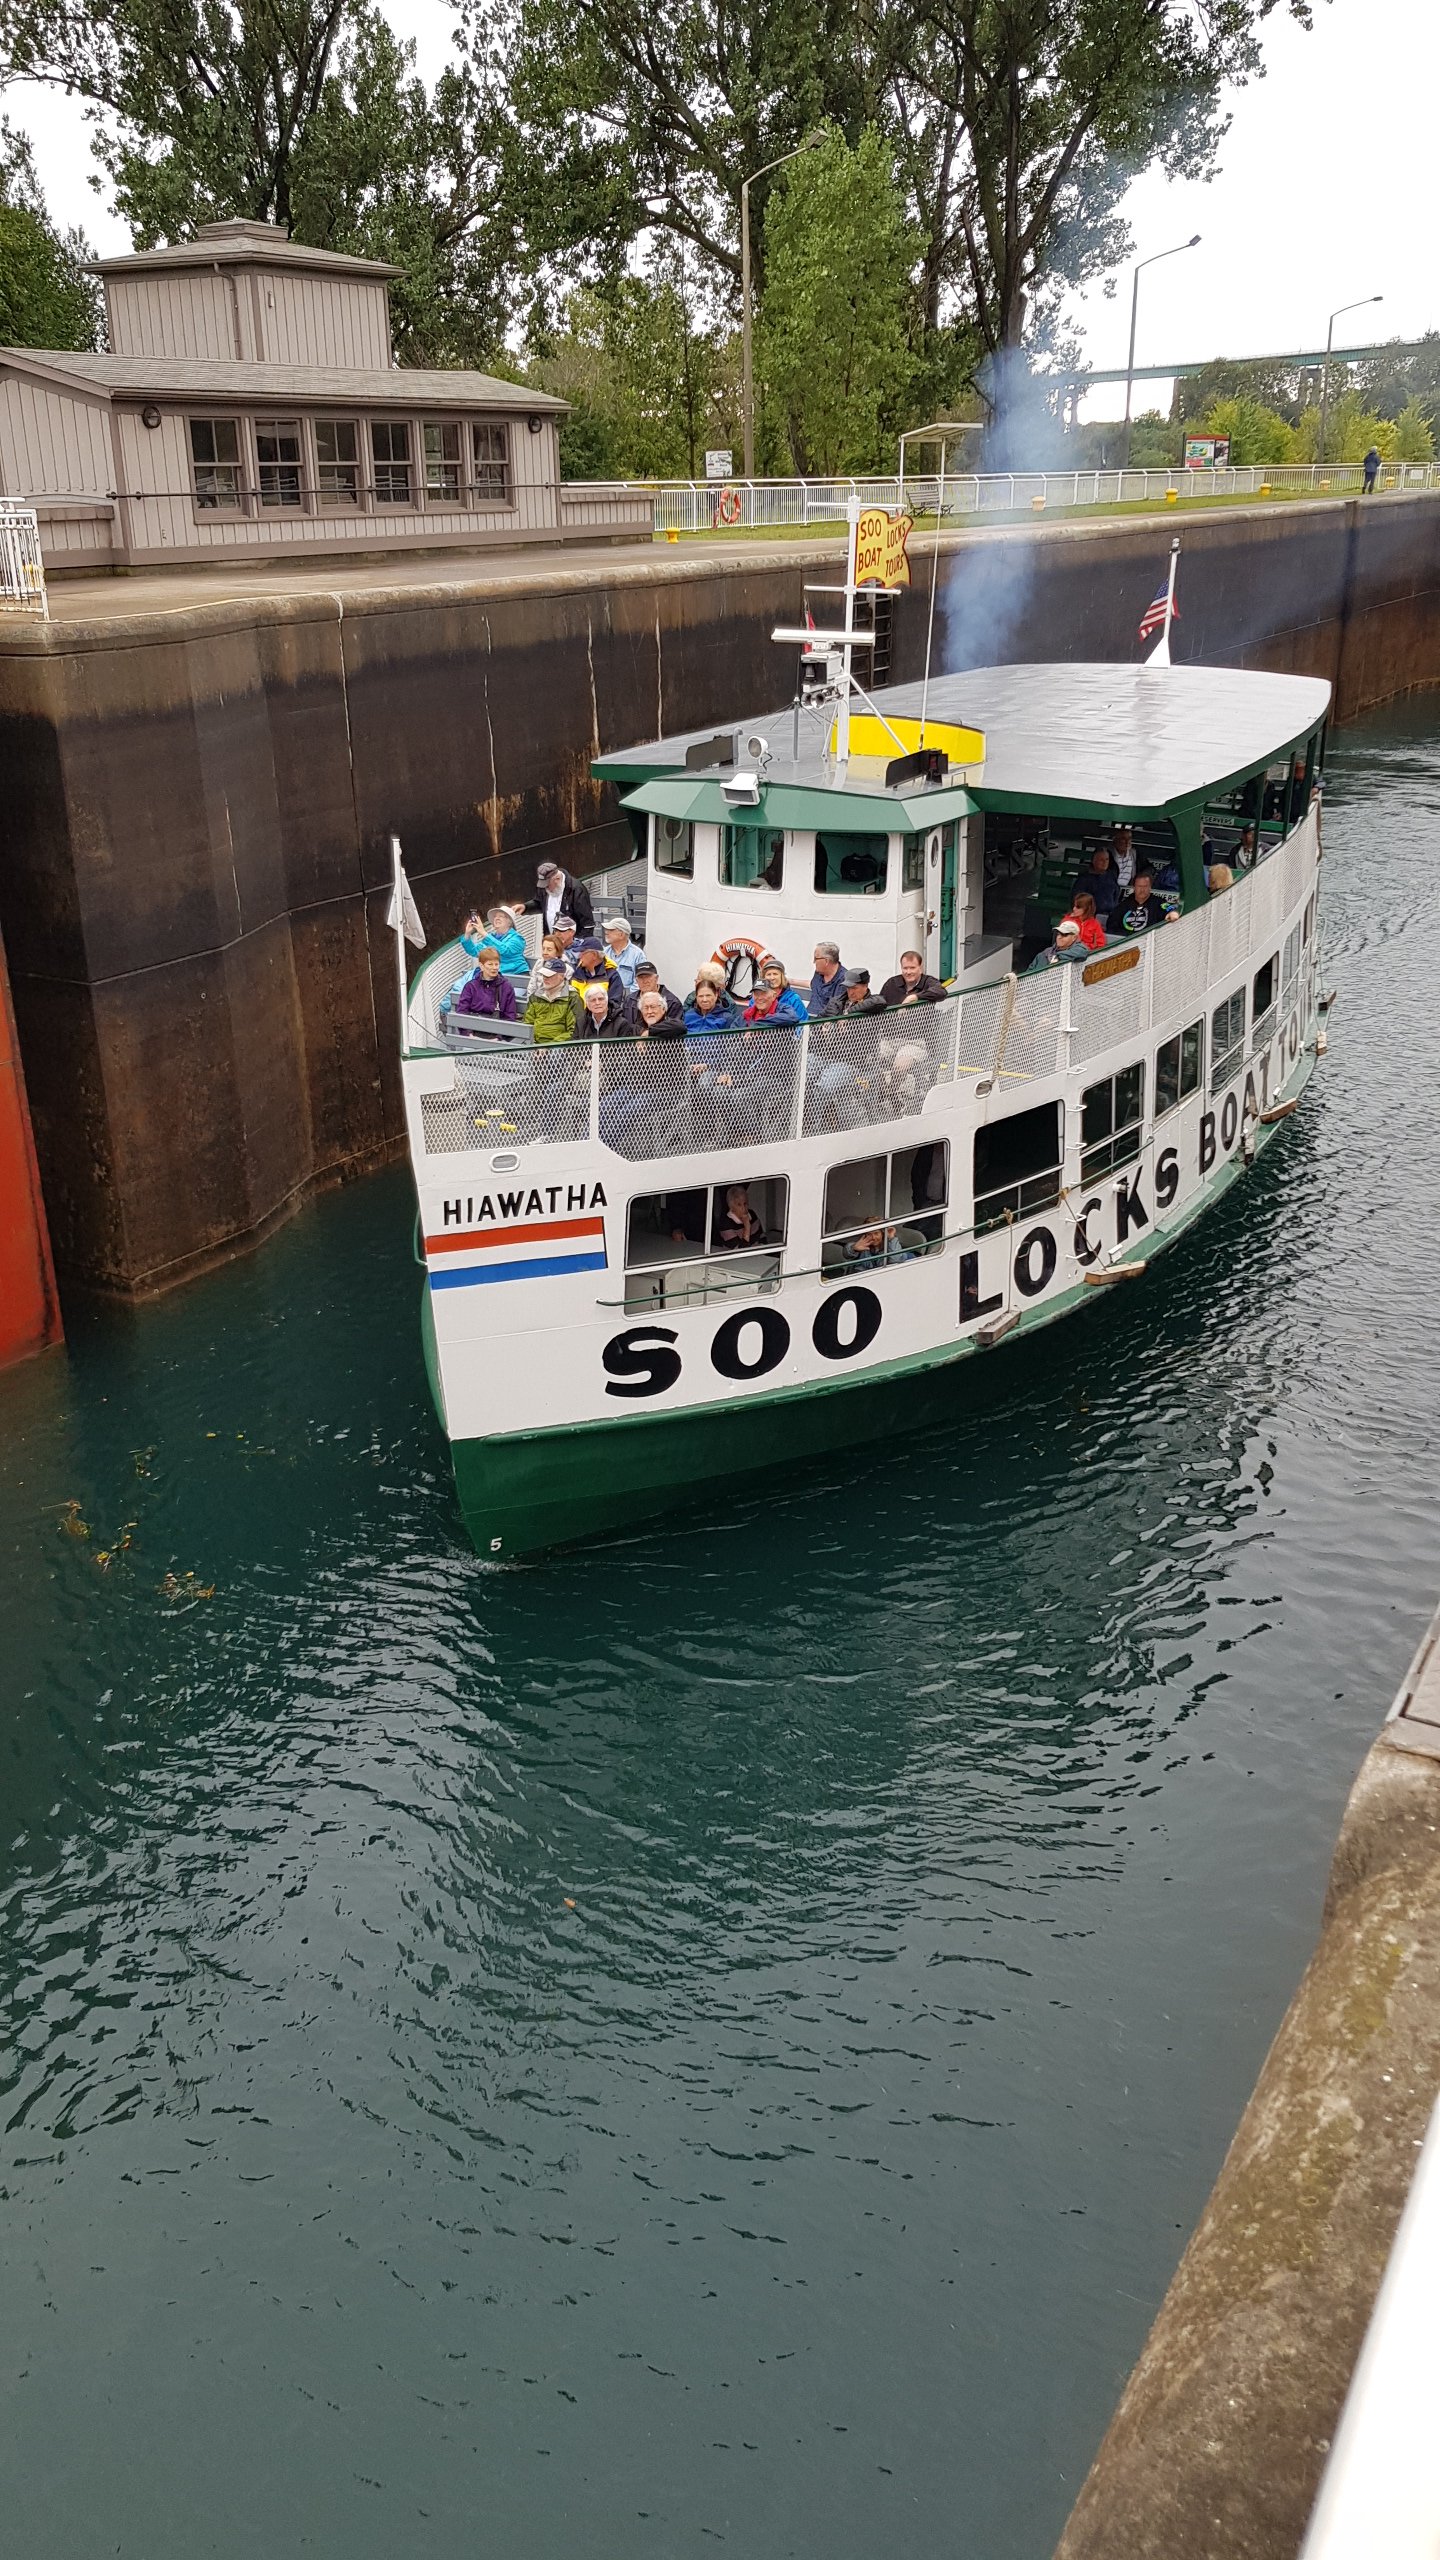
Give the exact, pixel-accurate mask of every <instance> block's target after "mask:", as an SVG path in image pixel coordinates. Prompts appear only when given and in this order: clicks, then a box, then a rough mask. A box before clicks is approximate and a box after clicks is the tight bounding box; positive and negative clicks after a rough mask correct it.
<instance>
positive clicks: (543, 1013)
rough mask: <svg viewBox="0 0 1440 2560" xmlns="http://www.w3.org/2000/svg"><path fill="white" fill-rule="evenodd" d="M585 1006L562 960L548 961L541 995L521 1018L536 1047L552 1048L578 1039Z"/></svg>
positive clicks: (543, 974) (541, 976)
mask: <svg viewBox="0 0 1440 2560" xmlns="http://www.w3.org/2000/svg"><path fill="white" fill-rule="evenodd" d="M584 1013H585V1007H584V1005H583V1004H582V1003H581V1001H580V998H579V996H578V995H577V994H576V992H575V989H574V988H573V987H572V986H571V984H570V981H569V979H568V978H567V977H566V975H565V970H564V966H563V964H562V963H561V962H560V961H559V960H547V961H546V962H545V964H544V967H543V968H542V969H541V972H540V992H539V994H538V995H533V996H531V998H530V999H529V1002H528V1003H527V1005H526V1007H525V1011H524V1014H523V1015H522V1017H521V1019H522V1020H523V1021H525V1022H528V1023H529V1025H530V1028H531V1031H532V1032H533V1033H534V1035H535V1041H536V1045H537V1047H539V1048H542V1049H548V1048H550V1047H551V1046H552V1045H553V1044H554V1043H555V1042H556V1041H559V1040H578V1039H579V1037H580V1024H581V1022H582V1020H583V1018H584Z"/></svg>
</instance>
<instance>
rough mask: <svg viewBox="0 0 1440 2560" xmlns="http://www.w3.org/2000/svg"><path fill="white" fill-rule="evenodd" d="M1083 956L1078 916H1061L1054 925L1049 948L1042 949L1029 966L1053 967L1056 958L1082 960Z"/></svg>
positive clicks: (1083, 947) (1036, 967)
mask: <svg viewBox="0 0 1440 2560" xmlns="http://www.w3.org/2000/svg"><path fill="white" fill-rule="evenodd" d="M1084 957H1085V945H1084V943H1083V942H1082V941H1081V939H1080V919H1079V917H1078V916H1062V917H1061V919H1060V921H1059V923H1058V924H1057V926H1056V927H1055V939H1054V941H1053V942H1052V943H1051V945H1050V948H1049V950H1048V951H1042V952H1041V954H1040V956H1039V958H1038V960H1032V961H1031V963H1030V966H1031V968H1032V969H1053V968H1054V966H1055V963H1056V961H1057V960H1083V959H1084Z"/></svg>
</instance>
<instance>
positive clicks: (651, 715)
mask: <svg viewBox="0 0 1440 2560" xmlns="http://www.w3.org/2000/svg"><path fill="white" fill-rule="evenodd" d="M1168 532H1169V524H1168V522H1166V523H1164V524H1159V525H1157V523H1156V522H1155V521H1154V520H1153V519H1152V520H1148V521H1143V522H1142V521H1139V520H1127V521H1125V522H1123V523H1120V522H1099V523H1095V524H1085V523H1083V522H1081V523H1074V524H1068V525H1054V526H1037V527H1034V528H1032V527H1029V526H1026V527H1024V528H1021V529H1018V530H1016V531H1013V532H998V533H997V532H986V533H983V534H980V535H974V536H970V535H967V536H961V537H958V538H957V539H952V540H951V541H949V542H948V543H947V545H946V547H945V555H944V577H945V586H944V589H943V590H942V593H943V596H944V599H945V602H944V605H943V608H942V615H941V623H940V628H941V630H942V633H943V634H944V637H945V649H946V662H947V663H949V664H950V665H952V666H958V665H966V664H970V665H974V664H979V663H984V662H986V661H988V660H994V659H1000V658H1015V657H1062V658H1063V657H1093V658H1111V657H1113V658H1128V657H1131V656H1133V655H1134V653H1135V647H1136V643H1135V625H1136V623H1137V621H1138V619H1139V615H1140V612H1141V611H1142V610H1143V607H1144V605H1145V604H1146V603H1147V602H1148V601H1149V598H1150V595H1151V594H1152V593H1153V591H1154V584H1155V580H1156V576H1157V572H1158V565H1159V564H1160V563H1161V561H1162V560H1163V553H1164V546H1165V541H1166V539H1167V537H1168ZM1185 542H1186V549H1185V561H1184V571H1183V580H1182V587H1181V602H1182V620H1181V623H1180V626H1179V629H1178V631H1177V634H1176V642H1175V647H1176V655H1177V656H1194V657H1197V658H1206V659H1209V660H1220V661H1230V662H1232V663H1233V662H1234V661H1235V660H1237V659H1250V660H1253V661H1254V662H1255V663H1257V664H1265V665H1271V666H1282V667H1285V666H1293V667H1297V668H1301V669H1304V670H1306V671H1314V672H1318V673H1324V674H1327V675H1329V676H1331V677H1332V679H1333V680H1335V681H1336V683H1337V687H1338V696H1339V702H1340V708H1341V710H1342V712H1353V711H1355V710H1358V709H1360V708H1361V707H1363V706H1364V705H1365V704H1366V703H1370V702H1374V701H1378V700H1381V699H1383V698H1384V697H1385V696H1386V695H1388V694H1391V693H1395V692H1399V691H1403V690H1405V689H1406V688H1407V687H1410V686H1414V685H1419V684H1424V683H1431V682H1435V681H1437V680H1440V610H1437V607H1440V500H1435V499H1424V498H1417V499H1409V498H1392V499H1386V500H1382V501H1377V502H1372V503H1371V505H1370V506H1369V507H1368V509H1367V508H1363V507H1362V506H1360V505H1359V504H1358V503H1356V502H1350V503H1348V504H1347V503H1344V502H1336V503H1334V504H1331V503H1328V502H1320V503H1317V504H1314V505H1311V504H1305V505H1290V504H1287V505H1285V506H1283V507H1258V508H1245V509H1237V510H1234V511H1231V512H1228V513H1225V514H1222V515H1216V516H1211V517H1207V518H1197V519H1195V520H1193V521H1192V522H1190V523H1188V524H1187V525H1186V526H1185ZM815 563H816V552H815V549H814V547H813V546H807V547H804V548H800V547H798V546H797V547H795V548H793V549H792V548H790V547H789V546H785V545H778V544H777V545H776V546H774V548H773V550H768V551H767V553H766V556H765V557H764V559H763V560H757V559H755V557H754V556H753V554H752V555H751V556H750V557H748V558H747V559H746V560H745V561H744V563H743V564H737V563H735V562H734V561H731V560H728V559H727V558H726V556H725V555H724V554H723V553H716V552H710V551H706V552H705V553H703V554H702V553H700V552H697V551H686V550H684V549H678V550H670V549H657V550H656V551H654V552H653V553H651V552H647V553H646V554H644V555H643V556H642V557H638V558H635V559H632V560H628V561H622V560H619V559H617V560H616V561H615V562H614V563H613V564H609V563H607V564H606V565H605V566H604V567H602V568H590V569H587V570H581V569H578V568H562V569H548V570H547V569H537V570H536V572H535V574H534V577H533V579H531V578H528V577H527V578H526V579H525V580H524V582H523V583H521V582H519V581H515V580H513V579H512V580H511V581H510V582H508V583H505V584H501V583H499V582H498V581H496V580H495V579H493V578H492V579H490V580H489V581H488V583H487V579H486V576H485V573H484V572H483V570H478V569H477V574H476V577H475V580H474V582H473V583H470V584H466V585H461V586H457V585H455V584H453V583H452V584H449V585H446V586H443V587H440V586H437V587H426V586H425V585H424V584H422V583H416V584H414V585H411V586H405V587H401V588H395V587H383V588H375V589H373V590H369V591H365V592H353V593H345V594H343V595H336V594H328V593H314V592H310V593H305V594H289V595H286V594H283V593H280V594H276V595H273V596H266V597H264V598H257V599H247V600H245V601H243V602H242V601H237V602H232V603H226V604H200V605H196V604H186V605H177V606H174V607H171V608H168V609H165V610H152V611H147V612H146V613H144V614H143V615H135V616H131V617H128V618H127V617H126V616H125V614H124V613H123V611H121V610H118V609H117V608H118V607H119V606H121V605H123V594H122V595H120V596H117V598H116V600H115V605H114V606H112V605H110V603H109V602H108V600H107V607H106V611H105V613H104V615H103V618H102V617H100V616H98V615H97V618H96V619H95V620H93V621H75V620H70V621H62V622H57V623H52V624H50V625H49V626H39V625H32V626H29V627H26V628H24V629H22V628H20V627H13V628H11V629H9V630H6V631H3V632H0V760H3V761H0V771H3V777H4V806H5V809H6V813H7V818H8V821H9V823H8V826H7V830H6V837H5V841H4V844H3V848H0V933H3V935H4V938H5V941H6V944H7V947H8V949H9V953H10V964H11V980H12V987H13V992H14V1000H15V1007H16V1013H17V1017H18V1021H19V1026H20V1039H21V1048H22V1054H23V1056H24V1060H25V1068H26V1076H27V1080H28V1084H29V1090H30V1097H31V1109H32V1115H33V1119H34V1126H35V1137H36V1145H37V1149H38V1153H39V1158H40V1164H41V1172H42V1177H43V1182H44V1189H45V1197H46V1203H47V1207H48V1210H49V1216H50V1226H51V1234H52V1238H53V1241H54V1247H55V1254H56V1261H57V1265H58V1267H59V1269H60V1272H61V1276H62V1279H65V1280H68V1281H71V1282H76V1281H78V1282H83V1283H86V1284H89V1285H91V1286H96V1287H101V1288H108V1289H116V1290H122V1291H133V1290H140V1289H146V1288H153V1287H157V1286H163V1285H165V1284H166V1283H167V1282H169V1281H171V1280H174V1279H177V1278H183V1277H185V1276H186V1275H187V1274H189V1273H190V1272H192V1271H195V1270H197V1269H200V1268H203V1267H204V1265H205V1264H206V1263H207V1262H209V1261H211V1260H213V1259H214V1258H215V1257H217V1256H218V1255H221V1254H223V1253H225V1252H227V1251H229V1250H232V1249H234V1247H235V1246H236V1245H237V1244H239V1243H242V1242H246V1241H250V1240H253V1239H254V1238H255V1237H256V1236H258V1235H260V1234H263V1233H264V1232H265V1230H266V1228H267V1227H268V1226H269V1225H271V1224H273V1223H274V1221H275V1220H276V1219H277V1218H279V1217H282V1216H284V1215H285V1214H286V1212H287V1211H288V1209H289V1208H290V1207H291V1206H292V1205H293V1204H294V1202H295V1201H296V1200H297V1199H299V1198H300V1197H302V1196H303V1195H304V1193H305V1192H306V1191H307V1190H309V1189H311V1188H313V1187H314V1186H315V1185H316V1184H317V1183H320V1182H325V1181H331V1180H337V1179H343V1178H345V1177H346V1176H347V1175H348V1174H350V1173H353V1172H357V1171H361V1170H364V1169H366V1168H367V1167H369V1166H371V1165H374V1164H376V1163H378V1162H379V1161H381V1160H382V1159H383V1157H384V1156H385V1155H386V1154H387V1153H388V1152H390V1151H392V1150H393V1148H394V1147H395V1145H396V1144H397V1143H398V1132H399V1127H400V1114H399V1097H398V1090H397V1084H398V1079H397V1076H396V1069H395V1058H396V1046H397V1044H396V1038H395V1031H394V993H393V961H392V956H391V953H390V949H389V946H388V938H387V937H386V935H385V933H384V929H383V925H382V923H381V918H382V915H383V908H384V901H385V883H386V881H387V880H388V869H389V855H388V845H389V838H390V835H391V833H392V831H393V832H395V833H398V834H399V836H400V837H401V839H402V842H403V844H404V847H405V856H406V863H407V867H408V869H409V872H410V875H411V878H412V880H413V882H414V883H415V886H416V891H417V896H418V899H419V903H420V909H421V913H422V916H423V917H424V919H425V922H426V924H427V926H428V927H429V928H430V930H431V932H432V935H433V936H436V937H439V936H441V935H443V934H444V933H446V932H447V931H449V930H452V929H453V923H454V919H455V917H456V915H457V914H458V912H459V911H460V909H461V907H462V905H463V904H464V903H465V902H466V901H467V900H468V899H469V898H470V897H471V896H472V895H474V894H475V893H476V892H488V893H492V894H493V893H496V892H498V891H500V890H502V889H504V890H508V891H514V890H516V889H528V888H529V887H530V886H531V885H532V883H533V877H534V864H535V857H536V854H537V852H538V851H539V849H540V848H541V847H549V846H559V847H561V848H562V849H563V850H564V851H565V852H566V854H567V856H568V858H569V859H571V860H572V861H573V862H574V864H575V867H577V868H578V869H581V870H585V869H594V868H598V867H601V866H603V865H604V864H605V863H606V862H609V861H612V860H614V859H616V858H617V857H619V856H620V855H621V854H622V852H623V851H624V849H625V848H626V846H627V845H628V840H629V839H628V830H627V828H626V825H625V822H624V821H623V819H622V818H620V817H619V815H618V813H617V811H616V809H615V806H614V803H613V800H612V799H611V797H610V795H608V794H607V793H603V792H601V791H600V790H599V789H598V787H597V786H596V785H595V784H594V783H592V781H591V780H590V778H589V774H588V764H589V760H590V757H591V756H592V754H594V753H595V752H596V751H597V749H598V748H602V747H613V746H617V745H623V744H625V743H626V742H627V741H629V740H632V739H636V738H641V737H645V736H650V735H653V734H654V733H655V731H656V729H657V728H659V727H674V726H677V725H682V724H690V723H703V722H705V721H708V720H711V719H714V720H716V721H717V722H718V721H722V720H727V719H734V718H735V717H737V716H743V715H744V713H745V712H747V711H758V710H762V709H765V708H769V707H773V706H775V705H777V704H778V703H780V702H782V701H784V700H785V699H787V698H788V695H789V691H790V688H791V685H792V683H793V662H792V660H791V657H790V653H788V652H786V651H782V650H777V649H776V648H774V647H773V646H772V644H771V641H770V637H769V635H770V631H771V629H772V627H773V625H774V623H775V621H776V619H777V618H786V619H788V618H793V615H794V613H795V611H796V608H797V604H798V600H799V586H800V579H801V576H802V574H803V572H804V571H806V570H808V571H809V572H810V573H811V574H812V575H813V574H814V570H815ZM419 576H423V573H417V577H419ZM925 608H926V592H925V581H924V576H923V568H922V575H921V580H920V583H919V584H918V585H917V588H916V589H915V590H913V591H912V592H911V593H910V594H909V595H905V596H902V597H901V598H900V599H898V611H897V619H896V630H895V655H894V664H893V673H894V675H895V676H896V677H897V678H903V677H906V676H912V675H915V674H918V672H919V670H920V665H921V661H922V656H923V648H924V626H925Z"/></svg>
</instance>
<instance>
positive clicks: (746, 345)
mask: <svg viewBox="0 0 1440 2560" xmlns="http://www.w3.org/2000/svg"><path fill="white" fill-rule="evenodd" d="M826 139H827V136H826V135H825V134H823V133H807V134H806V136H805V139H804V141H803V142H797V143H796V145H795V148H794V150H793V151H782V152H781V154H780V157H779V159H778V160H767V161H766V163H765V166H764V168H763V169H752V170H751V172H750V175H749V177H748V178H746V179H745V180H744V182H743V184H742V186H741V189H740V343H741V388H740V412H741V420H740V422H741V428H742V431H743V434H744V440H745V477H746V479H747V480H753V479H754V477H755V374H754V366H753V360H752V350H751V343H750V338H751V330H750V190H751V188H752V187H753V186H754V184H755V181H756V179H757V178H768V177H769V175H770V172H771V170H772V169H783V168H784V167H785V164H786V162H787V161H789V160H798V159H799V157H800V155H801V153H802V151H818V150H819V148H820V145H821V143H822V142H824V141H825V140H826Z"/></svg>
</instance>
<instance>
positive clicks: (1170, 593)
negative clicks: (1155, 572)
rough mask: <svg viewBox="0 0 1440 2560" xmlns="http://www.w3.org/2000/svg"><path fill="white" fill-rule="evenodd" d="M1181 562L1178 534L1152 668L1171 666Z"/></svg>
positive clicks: (1153, 651)
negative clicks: (1171, 636)
mask: <svg viewBox="0 0 1440 2560" xmlns="http://www.w3.org/2000/svg"><path fill="white" fill-rule="evenodd" d="M1179 560H1180V536H1179V534H1178V533H1177V534H1176V536H1175V538H1174V540H1173V542H1172V543H1171V545H1170V583H1169V585H1168V586H1167V588H1166V590H1165V621H1164V626H1163V628H1162V630H1161V633H1160V637H1159V639H1158V640H1157V641H1156V643H1155V646H1154V648H1153V649H1152V650H1151V652H1150V657H1149V664H1150V665H1151V666H1152V667H1155V666H1160V667H1168V666H1169V664H1170V625H1171V623H1172V622H1173V621H1174V619H1175V571H1176V568H1177V567H1178V565H1179Z"/></svg>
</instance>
